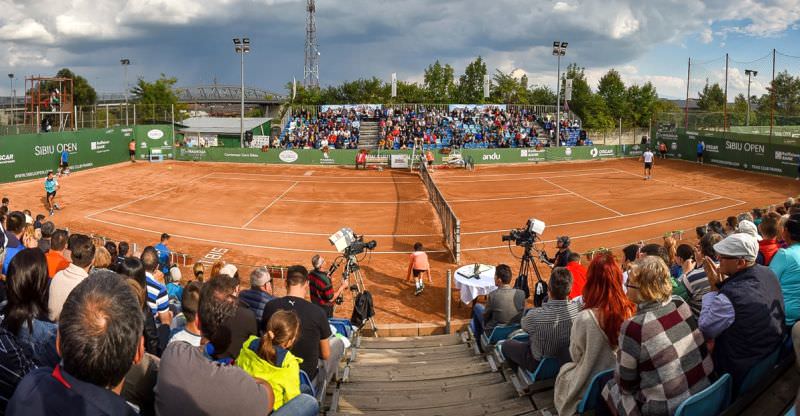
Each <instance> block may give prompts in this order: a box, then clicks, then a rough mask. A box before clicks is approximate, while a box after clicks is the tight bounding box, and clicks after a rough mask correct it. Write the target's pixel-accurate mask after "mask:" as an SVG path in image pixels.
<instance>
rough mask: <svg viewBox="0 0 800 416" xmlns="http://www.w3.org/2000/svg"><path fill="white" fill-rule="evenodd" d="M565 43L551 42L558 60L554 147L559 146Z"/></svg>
mask: <svg viewBox="0 0 800 416" xmlns="http://www.w3.org/2000/svg"><path fill="white" fill-rule="evenodd" d="M567 45H568V43H567V42H560V41H555V42H553V55H554V56H555V57H556V59H557V60H558V69H557V72H556V78H557V79H558V84H556V85H557V86H556V146H561V102H560V101H561V57H562V56H564V55H566V54H567Z"/></svg>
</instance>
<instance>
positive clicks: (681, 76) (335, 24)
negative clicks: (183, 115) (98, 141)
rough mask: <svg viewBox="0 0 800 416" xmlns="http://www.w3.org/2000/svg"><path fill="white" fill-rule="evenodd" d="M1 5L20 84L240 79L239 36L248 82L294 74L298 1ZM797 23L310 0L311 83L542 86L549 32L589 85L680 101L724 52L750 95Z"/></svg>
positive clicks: (788, 58)
mask: <svg viewBox="0 0 800 416" xmlns="http://www.w3.org/2000/svg"><path fill="white" fill-rule="evenodd" d="M0 10H2V11H3V12H2V14H1V15H0V70H3V69H4V70H6V72H13V73H15V74H16V76H17V77H18V78H21V77H24V76H30V75H34V74H42V75H50V74H54V73H55V72H56V71H57V70H58V69H59V68H62V67H68V68H70V69H72V70H73V71H75V72H76V73H78V74H81V75H84V76H85V77H86V78H87V79H89V81H90V82H91V83H92V84H93V85H94V86H95V87H96V89H97V90H98V91H100V92H120V91H122V90H123V88H124V81H123V71H122V69H121V67H120V65H119V60H120V58H128V59H130V60H131V66H130V69H129V74H130V76H129V77H130V79H131V80H133V79H135V78H137V77H144V78H145V79H153V78H155V77H157V76H158V75H159V74H160V73H165V74H167V75H169V76H175V77H177V78H178V80H179V85H181V86H189V85H200V84H210V83H213V82H214V80H216V81H217V82H218V83H220V84H238V82H239V65H238V63H239V62H238V57H237V55H236V54H235V53H234V51H233V46H232V42H231V38H233V37H235V36H242V35H244V36H249V37H250V38H251V39H252V42H253V46H252V48H253V51H252V53H251V54H250V55H248V56H247V57H246V75H245V78H246V83H247V84H248V85H250V86H255V87H261V88H265V89H270V90H279V91H282V89H283V85H284V84H285V83H286V82H287V81H290V80H291V79H292V77H297V78H298V79H301V78H302V74H303V45H304V36H305V0H202V1H197V0H99V1H98V0H92V1H90V0H61V1H53V0H48V1H44V0H0ZM799 20H800V0H761V1H756V0H704V1H699V0H580V1H579V0H558V1H544V0H535V1H532V0H491V1H488V0H395V1H386V0H318V1H317V30H318V38H319V49H320V52H321V59H320V75H321V83H322V84H323V85H327V84H331V83H337V82H340V81H342V80H352V79H356V78H359V77H369V76H373V75H375V76H378V77H381V78H384V79H389V77H390V74H391V73H392V72H397V73H398V78H399V79H401V80H407V81H421V79H422V72H423V70H424V68H425V66H427V65H428V64H430V63H432V62H433V61H434V60H436V59H439V60H441V61H442V62H446V63H450V64H451V65H453V66H454V67H455V69H456V72H457V73H460V72H462V71H463V69H464V67H465V65H466V64H467V63H468V62H469V61H470V60H472V59H473V58H474V57H476V56H478V55H481V56H483V57H484V58H485V59H486V60H487V62H488V66H489V68H490V71H492V70H494V69H495V68H498V69H500V70H502V71H505V72H510V71H515V72H516V73H518V74H522V73H526V74H528V77H529V79H530V80H531V83H532V84H544V85H553V86H554V85H555V79H556V74H555V72H556V62H555V58H554V57H553V56H552V55H551V52H550V51H551V45H552V42H553V41H554V40H557V39H558V40H564V41H568V42H569V49H568V52H567V56H566V57H565V58H564V59H563V61H562V63H563V64H564V66H565V65H566V63H571V62H575V63H577V64H579V65H580V66H583V67H585V68H586V70H587V75H588V77H589V80H590V81H591V82H592V83H593V84H596V81H597V79H599V77H600V76H601V75H602V74H603V73H605V72H606V71H607V70H608V69H609V68H612V67H613V68H617V69H618V70H619V71H620V72H621V73H622V75H623V78H624V79H625V81H626V82H627V83H644V82H646V81H651V82H653V83H654V84H655V85H656V87H657V88H658V91H659V94H660V95H662V96H664V97H682V96H683V95H684V94H685V89H686V69H687V68H686V67H687V60H688V59H689V58H690V57H691V58H692V59H693V61H694V62H695V63H696V64H695V65H694V66H693V73H692V77H691V78H692V81H691V84H690V87H691V90H692V95H693V96H694V95H696V93H695V91H696V90H697V89H700V88H702V84H703V83H704V82H705V80H706V79H709V80H710V81H711V82H715V81H719V80H721V79H722V78H723V77H724V70H725V59H724V56H725V53H729V54H730V59H731V61H730V71H729V73H730V76H729V94H731V95H733V94H737V93H739V92H744V91H745V89H746V87H747V77H746V76H745V75H744V69H754V70H757V71H758V72H759V74H758V76H757V77H756V79H754V82H753V86H752V88H753V93H754V94H759V93H762V92H763V87H764V85H766V84H767V83H768V80H769V76H770V72H771V68H772V66H771V65H772V56H771V51H772V48H776V49H777V50H778V52H779V54H778V56H777V70H778V71H781V70H789V71H790V72H792V73H793V74H798V73H800V31H798V27H799V26H798V21H799ZM3 79H5V81H6V82H2V81H0V95H8V92H9V88H10V87H9V83H8V79H7V78H5V77H3ZM18 85H19V84H18ZM18 88H19V87H18ZM19 89H21V88H19Z"/></svg>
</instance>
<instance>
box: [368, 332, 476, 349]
mask: <svg viewBox="0 0 800 416" xmlns="http://www.w3.org/2000/svg"><path fill="white" fill-rule="evenodd" d="M459 344H463V341H462V340H461V337H459V336H457V335H456V334H450V335H432V336H427V337H380V338H362V339H361V347H362V348H424V347H443V346H447V345H459Z"/></svg>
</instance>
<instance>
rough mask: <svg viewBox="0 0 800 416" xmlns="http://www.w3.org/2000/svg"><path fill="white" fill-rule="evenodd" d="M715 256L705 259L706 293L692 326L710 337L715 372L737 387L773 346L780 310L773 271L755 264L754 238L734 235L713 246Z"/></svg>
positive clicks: (780, 329) (779, 331) (780, 330)
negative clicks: (708, 289) (716, 262)
mask: <svg viewBox="0 0 800 416" xmlns="http://www.w3.org/2000/svg"><path fill="white" fill-rule="evenodd" d="M714 251H715V252H716V253H717V255H718V258H719V264H718V265H717V264H715V263H714V261H713V260H712V259H710V258H706V263H705V268H706V272H707V274H708V280H709V282H710V283H711V292H709V293H707V294H706V295H704V296H703V305H702V309H701V312H700V319H699V320H698V326H699V327H700V330H701V331H702V332H703V334H704V335H705V336H706V337H707V338H713V339H714V340H715V341H714V367H715V370H716V371H717V374H724V373H729V374H730V375H731V376H732V377H733V391H738V388H739V386H740V385H741V383H742V380H743V378H744V376H745V375H746V374H747V372H748V370H749V369H750V368H752V367H753V366H754V365H756V364H757V363H758V362H760V361H761V360H762V359H764V357H766V356H767V355H769V354H770V353H772V352H773V351H775V349H776V348H779V347H780V345H781V343H782V341H783V335H784V332H785V330H784V316H785V312H784V311H785V308H784V303H783V295H782V294H781V287H780V284H779V283H778V279H777V277H776V276H775V273H773V272H772V270H770V269H769V268H768V267H764V266H762V265H759V264H756V256H757V255H758V241H757V240H756V239H755V238H754V237H753V236H751V235H749V234H744V233H736V234H732V235H730V236H728V237H726V238H725V239H724V240H722V241H720V242H719V243H717V244H714Z"/></svg>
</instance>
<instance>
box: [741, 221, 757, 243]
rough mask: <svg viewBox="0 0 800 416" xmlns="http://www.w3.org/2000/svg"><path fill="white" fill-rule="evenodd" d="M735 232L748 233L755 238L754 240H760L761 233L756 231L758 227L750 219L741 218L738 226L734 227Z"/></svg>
mask: <svg viewBox="0 0 800 416" xmlns="http://www.w3.org/2000/svg"><path fill="white" fill-rule="evenodd" d="M736 232H737V233H743V234H748V235H750V236H752V237H753V238H755V239H756V241H761V235H760V234H759V233H758V227H756V224H755V223H753V221H750V220H742V221H739V226H738V227H736Z"/></svg>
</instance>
